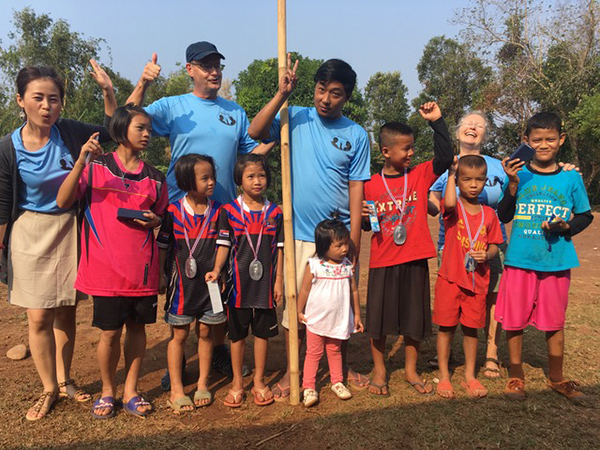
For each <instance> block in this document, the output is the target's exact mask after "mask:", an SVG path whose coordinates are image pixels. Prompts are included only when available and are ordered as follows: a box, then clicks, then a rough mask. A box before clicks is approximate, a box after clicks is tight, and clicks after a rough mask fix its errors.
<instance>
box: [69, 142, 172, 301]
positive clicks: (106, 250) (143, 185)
mask: <svg viewBox="0 0 600 450" xmlns="http://www.w3.org/2000/svg"><path fill="white" fill-rule="evenodd" d="M77 198H78V199H80V200H81V202H82V205H81V208H82V212H83V224H82V233H81V259H80V261H79V270H78V272H77V280H76V281H75V288H76V289H78V290H80V291H82V292H85V293H86V294H89V295H98V296H105V297H114V296H127V297H138V296H147V295H156V294H157V290H158V270H159V267H158V248H157V245H156V241H155V239H154V232H153V230H152V229H150V230H148V229H145V228H143V227H141V226H139V225H136V224H135V223H134V222H132V221H130V220H120V219H117V210H118V209H119V208H129V209H136V210H151V211H153V212H154V213H155V214H156V215H158V216H162V215H163V214H164V213H165V211H166V209H167V206H168V193H167V184H166V181H165V177H164V175H163V174H162V173H160V172H159V171H158V170H156V169H155V168H154V167H152V166H151V165H149V164H145V163H144V162H143V161H140V163H139V165H138V167H137V169H136V170H135V171H134V172H127V173H126V170H125V168H124V167H123V165H122V164H121V161H120V160H119V158H118V157H117V155H116V153H109V154H107V155H101V156H99V157H98V159H96V160H95V161H94V162H93V163H92V164H90V165H89V166H87V167H86V168H85V170H84V171H83V175H82V176H81V179H80V180H79V187H78V189H77Z"/></svg>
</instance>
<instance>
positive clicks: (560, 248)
mask: <svg viewBox="0 0 600 450" xmlns="http://www.w3.org/2000/svg"><path fill="white" fill-rule="evenodd" d="M519 179H520V181H519V187H518V188H517V195H516V199H517V204H516V210H515V216H514V218H513V222H512V230H511V233H510V244H509V245H508V250H507V252H506V258H505V259H504V264H505V265H507V266H513V267H518V268H521V269H529V270H538V271H541V272H557V271H559V270H566V269H571V268H573V267H578V266H579V260H578V259H577V253H576V252H575V246H574V245H573V241H572V240H571V237H570V236H567V235H564V234H559V233H546V232H545V231H544V230H542V222H544V221H545V220H548V219H549V218H550V216H551V215H552V214H554V215H555V216H558V217H562V218H563V219H564V220H565V221H568V220H569V219H570V218H571V213H573V214H581V213H584V212H586V211H589V210H590V209H591V208H590V202H589V200H588V196H587V192H586V191H585V186H584V184H583V179H582V178H581V175H580V174H579V173H577V172H576V171H570V172H565V171H563V170H560V171H559V172H558V173H552V174H542V173H539V172H533V171H531V170H529V168H528V167H524V168H523V170H522V171H521V172H519ZM507 186H508V184H507ZM505 189H506V188H505Z"/></svg>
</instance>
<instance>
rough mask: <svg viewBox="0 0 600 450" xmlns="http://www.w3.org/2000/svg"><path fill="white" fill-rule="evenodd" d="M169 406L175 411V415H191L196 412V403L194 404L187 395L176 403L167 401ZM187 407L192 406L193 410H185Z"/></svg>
mask: <svg viewBox="0 0 600 450" xmlns="http://www.w3.org/2000/svg"><path fill="white" fill-rule="evenodd" d="M167 406H168V407H169V408H171V409H172V410H173V413H175V414H177V415H179V414H185V413H191V412H194V410H195V409H196V406H195V405H194V402H192V400H191V399H190V398H189V397H188V396H187V395H184V396H183V397H179V398H178V399H177V400H175V401H174V402H172V401H171V400H167ZM185 406H191V407H192V409H183V408H184V407H185Z"/></svg>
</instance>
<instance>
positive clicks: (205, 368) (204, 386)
mask: <svg viewBox="0 0 600 450" xmlns="http://www.w3.org/2000/svg"><path fill="white" fill-rule="evenodd" d="M217 327H221V328H222V327H223V325H207V324H205V323H200V330H199V335H198V361H199V363H200V374H199V376H198V390H199V391H207V390H208V377H209V376H210V369H211V366H212V354H213V345H214V336H213V332H214V330H215V328H217ZM208 402H210V399H206V401H205V402H204V401H203V402H201V403H208Z"/></svg>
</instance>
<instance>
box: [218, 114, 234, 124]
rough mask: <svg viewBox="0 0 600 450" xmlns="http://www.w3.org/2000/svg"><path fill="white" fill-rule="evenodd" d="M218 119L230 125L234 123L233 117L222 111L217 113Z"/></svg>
mask: <svg viewBox="0 0 600 450" xmlns="http://www.w3.org/2000/svg"><path fill="white" fill-rule="evenodd" d="M219 121H220V122H221V123H224V124H225V125H228V126H230V127H232V126H234V125H235V119H234V118H233V117H231V116H230V115H229V114H227V113H224V112H221V113H219Z"/></svg>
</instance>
